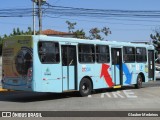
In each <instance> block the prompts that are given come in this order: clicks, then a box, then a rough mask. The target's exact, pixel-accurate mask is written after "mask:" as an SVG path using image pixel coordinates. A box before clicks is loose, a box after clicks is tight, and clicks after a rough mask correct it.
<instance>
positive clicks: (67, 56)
mask: <svg viewBox="0 0 160 120" xmlns="http://www.w3.org/2000/svg"><path fill="white" fill-rule="evenodd" d="M61 49H62V77H63V85H62V86H63V91H65V90H75V89H76V67H77V59H76V46H73V45H62V46H61Z"/></svg>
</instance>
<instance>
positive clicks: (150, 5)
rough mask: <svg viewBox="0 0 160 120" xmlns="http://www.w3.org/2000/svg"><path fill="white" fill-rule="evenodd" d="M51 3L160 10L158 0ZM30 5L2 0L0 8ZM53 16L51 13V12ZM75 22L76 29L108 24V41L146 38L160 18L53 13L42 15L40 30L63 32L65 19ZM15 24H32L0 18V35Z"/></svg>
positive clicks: (25, 0)
mask: <svg viewBox="0 0 160 120" xmlns="http://www.w3.org/2000/svg"><path fill="white" fill-rule="evenodd" d="M47 2H48V3H49V4H51V5H54V6H64V7H75V8H88V9H106V10H108V9H111V10H139V11H142V10H149V11H151V10H160V7H159V5H160V0H47ZM9 8H11V9H13V8H15V9H16V8H32V1H31V0H3V1H1V4H0V9H9ZM53 16H54V12H53ZM67 20H69V21H70V22H76V23H77V25H76V29H83V30H84V31H86V32H88V31H89V30H90V29H91V28H94V27H98V28H102V27H104V26H105V27H109V28H110V30H111V34H109V35H108V36H107V38H105V39H107V40H109V41H130V42H132V41H150V40H151V39H150V34H151V33H154V30H155V29H158V28H159V26H160V18H156V19H153V18H147V19H142V18H141V19H137V18H134V19H132V18H118V17H116V18H110V17H109V18H98V17H97V18H90V17H79V16H75V17H73V16H72V17H71V16H56V17H55V18H49V17H47V16H45V12H44V15H43V20H42V21H43V24H42V29H43V30H45V29H53V30H57V31H63V32H67V31H68V29H67V24H66V21H67ZM17 27H19V28H20V29H21V30H24V31H25V30H27V28H28V27H32V17H17V18H16V17H9V18H6V17H0V36H3V35H4V34H10V33H11V32H12V31H13V28H17ZM36 30H38V19H36Z"/></svg>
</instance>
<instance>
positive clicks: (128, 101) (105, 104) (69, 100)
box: [0, 81, 160, 111]
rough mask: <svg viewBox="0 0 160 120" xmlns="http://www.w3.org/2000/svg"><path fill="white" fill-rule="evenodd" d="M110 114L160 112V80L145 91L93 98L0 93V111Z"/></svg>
mask: <svg viewBox="0 0 160 120" xmlns="http://www.w3.org/2000/svg"><path fill="white" fill-rule="evenodd" d="M4 110H5V111H14V110H16V111H28V110H31V111H102V110H104V111H106V110H160V81H157V82H150V83H145V84H143V88H141V89H134V87H125V88H121V89H104V90H96V91H95V92H94V93H93V94H92V95H91V96H88V97H80V96H79V94H78V92H70V93H62V94H53V93H52V94H49V93H33V92H23V91H18V92H16V91H10V92H1V93H0V111H4Z"/></svg>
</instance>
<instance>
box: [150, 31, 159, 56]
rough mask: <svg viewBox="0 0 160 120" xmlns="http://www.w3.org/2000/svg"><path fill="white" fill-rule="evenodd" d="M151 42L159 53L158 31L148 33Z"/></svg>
mask: <svg viewBox="0 0 160 120" xmlns="http://www.w3.org/2000/svg"><path fill="white" fill-rule="evenodd" d="M150 37H151V39H152V43H153V45H154V46H155V49H156V51H157V53H158V54H159V53H160V31H157V30H156V31H155V34H150Z"/></svg>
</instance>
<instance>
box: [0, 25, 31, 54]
mask: <svg viewBox="0 0 160 120" xmlns="http://www.w3.org/2000/svg"><path fill="white" fill-rule="evenodd" d="M32 33H33V31H32V29H31V27H28V30H27V31H26V32H23V30H20V28H13V31H12V33H10V34H9V35H6V34H4V36H3V37H1V36H0V55H2V43H3V39H6V38H8V37H11V36H15V35H32Z"/></svg>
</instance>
